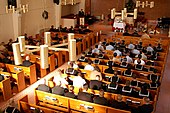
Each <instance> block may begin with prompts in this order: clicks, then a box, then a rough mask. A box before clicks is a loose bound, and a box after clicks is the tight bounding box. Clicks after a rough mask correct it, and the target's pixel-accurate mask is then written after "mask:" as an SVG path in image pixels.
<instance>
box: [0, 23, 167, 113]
mask: <svg viewBox="0 0 170 113" xmlns="http://www.w3.org/2000/svg"><path fill="white" fill-rule="evenodd" d="M90 28H91V29H95V30H96V31H99V30H102V34H103V37H104V36H111V35H113V32H112V31H111V25H108V24H107V22H100V23H98V24H94V25H93V26H90ZM66 65H67V64H66V63H65V64H64V65H63V66H61V67H60V68H61V69H63V68H65V66H66ZM169 66H170V53H169V54H168V57H167V63H166V66H165V71H164V75H163V76H164V77H163V80H162V85H161V90H160V93H159V98H158V102H157V107H156V112H155V113H170V90H169V88H170V74H168V73H169V72H170V70H169ZM57 70H58V69H57ZM57 70H55V71H53V72H51V73H50V74H49V75H47V76H46V77H45V78H47V79H48V78H51V77H52V76H53V75H54V74H55V72H56V71H57ZM40 82H41V80H39V81H38V82H36V83H35V84H33V85H31V86H29V87H28V88H27V89H25V90H24V91H22V92H20V93H18V94H17V95H15V96H14V97H13V98H11V99H10V100H8V101H7V102H4V103H0V109H1V108H4V107H5V106H6V105H8V104H9V102H12V101H13V100H14V102H15V103H12V104H14V105H16V102H17V100H18V99H19V98H21V97H22V96H24V95H25V94H28V95H29V100H30V101H29V102H30V103H34V90H33V89H34V88H36V87H37V85H38V84H39V83H40Z"/></svg>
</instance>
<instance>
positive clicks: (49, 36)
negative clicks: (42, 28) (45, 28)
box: [44, 32, 51, 46]
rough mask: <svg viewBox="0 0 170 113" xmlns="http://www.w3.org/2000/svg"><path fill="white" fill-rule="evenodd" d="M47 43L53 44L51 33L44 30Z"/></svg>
mask: <svg viewBox="0 0 170 113" xmlns="http://www.w3.org/2000/svg"><path fill="white" fill-rule="evenodd" d="M44 40H45V45H48V46H51V33H50V32H44Z"/></svg>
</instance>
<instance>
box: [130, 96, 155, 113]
mask: <svg viewBox="0 0 170 113" xmlns="http://www.w3.org/2000/svg"><path fill="white" fill-rule="evenodd" d="M152 111H153V105H152V104H150V99H149V98H147V97H144V98H143V105H141V106H139V107H138V108H137V109H132V111H131V113H152Z"/></svg>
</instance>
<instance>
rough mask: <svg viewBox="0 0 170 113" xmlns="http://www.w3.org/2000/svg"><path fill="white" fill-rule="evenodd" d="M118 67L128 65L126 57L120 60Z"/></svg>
mask: <svg viewBox="0 0 170 113" xmlns="http://www.w3.org/2000/svg"><path fill="white" fill-rule="evenodd" d="M120 67H124V68H126V67H128V63H127V58H126V57H125V58H123V60H122V62H121V64H120Z"/></svg>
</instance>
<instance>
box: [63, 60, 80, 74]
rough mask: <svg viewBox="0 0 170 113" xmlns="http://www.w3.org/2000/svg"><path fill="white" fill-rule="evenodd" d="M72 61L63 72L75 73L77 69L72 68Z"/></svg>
mask: <svg viewBox="0 0 170 113" xmlns="http://www.w3.org/2000/svg"><path fill="white" fill-rule="evenodd" d="M73 65H74V64H73V63H72V62H70V63H69V65H68V68H67V69H66V71H65V73H66V74H70V75H77V73H78V71H77V70H75V69H74V68H73Z"/></svg>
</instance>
